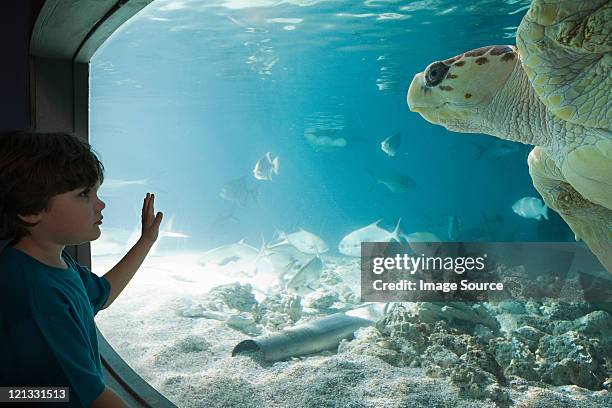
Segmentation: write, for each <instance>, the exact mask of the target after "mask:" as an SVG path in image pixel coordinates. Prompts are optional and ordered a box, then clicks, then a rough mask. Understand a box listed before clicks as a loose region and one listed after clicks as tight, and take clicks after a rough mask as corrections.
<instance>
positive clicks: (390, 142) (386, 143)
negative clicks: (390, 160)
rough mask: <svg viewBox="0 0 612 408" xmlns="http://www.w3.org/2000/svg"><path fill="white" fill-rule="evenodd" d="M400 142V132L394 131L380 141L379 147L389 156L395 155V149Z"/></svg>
mask: <svg viewBox="0 0 612 408" xmlns="http://www.w3.org/2000/svg"><path fill="white" fill-rule="evenodd" d="M401 142H402V141H401V136H400V134H399V133H396V134H394V135H393V136H389V137H388V138H386V139H385V140H383V141H382V142H380V148H381V149H382V151H383V152H385V153H386V154H387V155H389V156H390V157H395V155H396V154H397V149H399V147H400V144H401Z"/></svg>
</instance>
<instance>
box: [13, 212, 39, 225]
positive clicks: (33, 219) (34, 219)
mask: <svg viewBox="0 0 612 408" xmlns="http://www.w3.org/2000/svg"><path fill="white" fill-rule="evenodd" d="M17 216H18V217H19V218H20V219H21V221H25V222H27V223H30V224H36V223H38V221H40V219H41V217H42V213H38V214H28V215H22V214H17Z"/></svg>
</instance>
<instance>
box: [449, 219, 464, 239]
mask: <svg viewBox="0 0 612 408" xmlns="http://www.w3.org/2000/svg"><path fill="white" fill-rule="evenodd" d="M460 229H461V227H460V222H459V217H457V216H456V215H449V216H448V228H447V236H448V239H450V240H451V241H456V240H457V237H458V236H459V231H460Z"/></svg>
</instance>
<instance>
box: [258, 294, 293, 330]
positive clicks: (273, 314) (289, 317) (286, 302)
mask: <svg viewBox="0 0 612 408" xmlns="http://www.w3.org/2000/svg"><path fill="white" fill-rule="evenodd" d="M301 317H302V298H301V297H300V296H299V295H296V294H289V293H278V294H275V295H272V296H268V297H266V298H265V299H264V300H262V301H261V303H260V304H259V305H258V307H257V311H256V314H255V321H256V322H257V323H261V324H262V325H264V326H265V327H266V328H267V329H269V330H281V329H283V328H285V327H288V326H292V325H293V324H294V323H295V322H297V321H298V320H300V318H301Z"/></svg>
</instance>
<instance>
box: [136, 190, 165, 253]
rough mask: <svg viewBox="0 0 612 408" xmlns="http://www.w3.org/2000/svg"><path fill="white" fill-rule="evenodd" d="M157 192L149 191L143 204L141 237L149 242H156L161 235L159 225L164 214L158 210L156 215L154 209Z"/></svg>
mask: <svg viewBox="0 0 612 408" xmlns="http://www.w3.org/2000/svg"><path fill="white" fill-rule="evenodd" d="M154 204H155V194H151V193H147V196H146V197H145V199H144V203H143V204H142V237H141V239H142V240H144V241H146V242H148V243H151V244H152V243H154V242H155V241H157V237H158V235H159V225H160V224H161V221H162V218H163V216H164V215H163V214H162V212H161V211H160V212H158V213H157V215H155V211H154V208H153V207H154Z"/></svg>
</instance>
